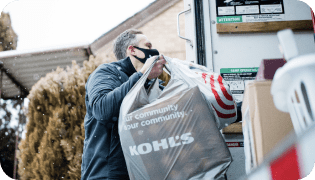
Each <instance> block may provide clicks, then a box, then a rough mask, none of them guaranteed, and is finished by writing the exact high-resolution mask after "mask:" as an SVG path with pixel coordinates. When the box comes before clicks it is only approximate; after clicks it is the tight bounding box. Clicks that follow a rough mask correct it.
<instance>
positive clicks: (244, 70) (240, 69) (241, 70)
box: [220, 67, 258, 73]
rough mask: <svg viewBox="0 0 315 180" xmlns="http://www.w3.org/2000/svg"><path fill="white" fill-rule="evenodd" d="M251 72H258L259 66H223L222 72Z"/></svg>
mask: <svg viewBox="0 0 315 180" xmlns="http://www.w3.org/2000/svg"><path fill="white" fill-rule="evenodd" d="M247 72H248V73H249V72H258V67H254V68H221V69H220V73H247Z"/></svg>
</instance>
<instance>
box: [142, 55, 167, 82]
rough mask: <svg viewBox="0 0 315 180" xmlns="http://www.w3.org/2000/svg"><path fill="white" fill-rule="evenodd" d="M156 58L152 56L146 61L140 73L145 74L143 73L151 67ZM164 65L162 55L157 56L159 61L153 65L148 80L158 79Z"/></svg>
mask: <svg viewBox="0 0 315 180" xmlns="http://www.w3.org/2000/svg"><path fill="white" fill-rule="evenodd" d="M156 58H157V56H153V57H150V58H149V59H147V61H146V62H145V63H144V65H143V67H142V68H141V70H140V72H141V73H142V74H144V73H145V71H146V70H147V69H149V67H150V66H151V64H152V63H153V62H154V61H155V59H156ZM165 63H166V61H165V59H164V58H163V56H162V55H160V56H159V60H158V61H157V62H156V63H155V64H154V66H153V68H152V70H151V72H150V74H149V76H148V79H153V78H156V77H158V76H159V75H160V74H162V72H163V65H164V64H165Z"/></svg>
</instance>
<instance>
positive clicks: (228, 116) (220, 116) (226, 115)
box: [212, 105, 236, 119]
mask: <svg viewBox="0 0 315 180" xmlns="http://www.w3.org/2000/svg"><path fill="white" fill-rule="evenodd" d="M212 107H213V109H214V110H215V112H216V113H217V115H218V117H219V118H224V119H228V118H232V117H235V116H236V113H232V114H223V113H221V112H220V111H218V110H217V109H216V108H215V107H214V106H213V105H212Z"/></svg>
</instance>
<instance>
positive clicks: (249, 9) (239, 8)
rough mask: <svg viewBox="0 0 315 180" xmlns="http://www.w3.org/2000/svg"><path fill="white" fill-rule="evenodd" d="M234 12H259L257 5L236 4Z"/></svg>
mask: <svg viewBox="0 0 315 180" xmlns="http://www.w3.org/2000/svg"><path fill="white" fill-rule="evenodd" d="M236 14H259V6H258V5H254V6H236Z"/></svg>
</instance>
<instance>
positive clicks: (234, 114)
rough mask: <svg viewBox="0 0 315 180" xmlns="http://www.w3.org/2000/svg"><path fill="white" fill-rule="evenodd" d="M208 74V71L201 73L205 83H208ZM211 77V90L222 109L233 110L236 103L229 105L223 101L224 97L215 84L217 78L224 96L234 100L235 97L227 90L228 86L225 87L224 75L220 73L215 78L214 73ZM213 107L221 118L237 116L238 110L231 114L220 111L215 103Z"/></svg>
mask: <svg viewBox="0 0 315 180" xmlns="http://www.w3.org/2000/svg"><path fill="white" fill-rule="evenodd" d="M207 76H208V74H207V73H202V74H201V77H202V78H203V79H204V81H205V84H207V80H206V79H207ZM209 79H210V82H209V83H210V87H211V91H212V93H213V95H214V97H215V99H216V102H217V103H218V105H219V106H220V107H221V108H222V109H225V110H233V109H235V106H234V104H233V105H227V104H225V103H224V102H223V101H222V99H221V97H220V95H219V93H218V92H217V90H216V87H215V86H214V83H215V80H217V81H218V83H219V86H220V90H221V92H222V94H223V95H224V97H225V98H226V99H227V100H229V101H233V97H232V96H231V95H230V94H229V93H228V91H227V90H226V88H225V87H224V84H223V78H222V76H220V75H219V76H218V78H217V79H215V78H214V75H211V76H210V78H209ZM212 107H213V108H214V110H215V112H216V114H217V115H218V117H219V118H224V119H228V118H233V117H235V116H236V112H234V113H231V114H226V113H222V112H220V111H218V110H217V109H216V108H215V107H214V106H213V105H212Z"/></svg>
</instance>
